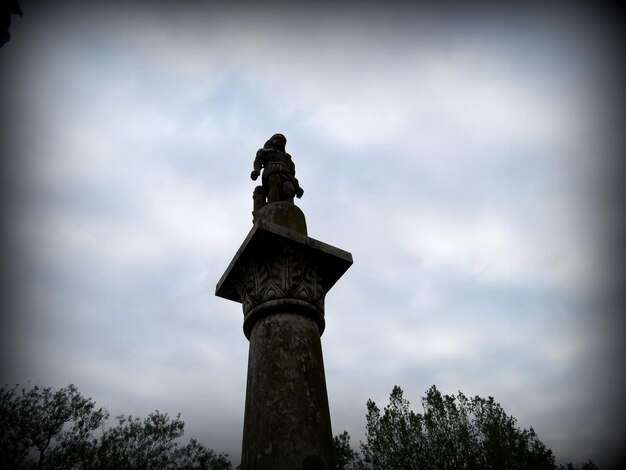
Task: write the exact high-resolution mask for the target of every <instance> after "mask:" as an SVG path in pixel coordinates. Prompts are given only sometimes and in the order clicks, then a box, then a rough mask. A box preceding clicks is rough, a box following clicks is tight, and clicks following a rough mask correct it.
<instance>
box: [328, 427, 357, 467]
mask: <svg viewBox="0 0 626 470" xmlns="http://www.w3.org/2000/svg"><path fill="white" fill-rule="evenodd" d="M333 451H334V457H335V468H336V469H337V470H349V469H351V468H354V466H355V463H356V462H357V461H358V460H359V458H358V454H357V453H356V452H355V451H354V450H352V447H350V435H349V434H348V431H344V432H343V433H341V434H339V435H338V436H335V437H334V438H333Z"/></svg>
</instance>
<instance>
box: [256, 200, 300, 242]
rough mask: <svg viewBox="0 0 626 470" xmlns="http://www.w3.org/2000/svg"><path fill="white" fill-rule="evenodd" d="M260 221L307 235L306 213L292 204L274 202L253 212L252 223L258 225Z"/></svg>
mask: <svg viewBox="0 0 626 470" xmlns="http://www.w3.org/2000/svg"><path fill="white" fill-rule="evenodd" d="M259 220H262V221H263V222H268V223H271V224H276V225H280V226H281V227H285V228H287V229H289V230H293V231H295V232H298V233H300V234H302V235H307V231H306V219H305V217H304V212H302V211H301V210H300V208H299V207H298V206H295V205H294V204H292V203H290V202H272V203H270V204H267V205H266V206H263V207H262V208H261V209H259V210H256V211H253V212H252V223H257V222H258V221H259Z"/></svg>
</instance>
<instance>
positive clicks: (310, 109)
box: [0, 0, 626, 465]
mask: <svg viewBox="0 0 626 470" xmlns="http://www.w3.org/2000/svg"><path fill="white" fill-rule="evenodd" d="M20 3H21V6H22V9H23V10H24V16H23V17H22V18H19V17H14V18H13V23H12V28H11V32H12V39H11V41H10V42H9V43H7V44H6V45H5V46H4V47H3V48H2V49H0V68H1V69H2V74H3V78H2V109H1V111H0V112H1V113H2V114H1V118H2V126H3V145H2V148H3V155H2V157H3V177H2V187H3V191H4V192H3V208H2V209H3V227H4V231H3V237H4V238H3V251H4V253H3V254H4V255H5V256H4V259H5V261H4V264H3V270H4V273H3V278H2V281H3V285H2V292H3V314H4V316H3V319H2V357H3V368H2V383H20V384H26V383H28V381H30V383H31V384H41V385H45V386H53V387H61V386H65V385H67V384H69V383H74V384H76V385H77V386H78V387H79V389H80V391H81V392H82V393H83V394H85V395H87V396H90V397H92V398H93V399H94V400H95V401H96V402H97V403H98V404H99V405H101V406H105V407H106V408H107V409H108V410H109V411H110V413H111V414H112V415H116V414H121V413H125V414H129V413H130V414H133V415H140V416H145V415H147V414H148V413H149V412H151V411H153V410H155V409H159V410H161V411H166V412H168V413H170V414H173V415H174V414H176V413H178V412H180V413H182V418H183V419H184V421H185V422H186V429H187V432H186V436H188V437H189V436H195V437H197V438H199V439H200V440H201V441H202V442H203V443H205V444H206V445H207V446H209V447H212V448H214V449H215V450H217V451H225V452H229V454H230V456H231V458H232V460H233V462H234V463H235V464H237V463H238V462H239V454H240V445H241V444H240V442H241V432H242V425H243V405H244V394H245V380H246V365H247V352H248V351H247V348H248V343H247V340H246V338H245V337H244V335H243V332H242V320H243V315H242V311H241V307H240V305H239V304H236V303H233V302H229V301H226V300H224V299H220V298H217V297H215V296H214V291H215V284H216V283H217V281H218V280H219V278H220V276H221V274H222V273H223V271H224V270H225V268H226V267H227V266H228V263H229V262H230V260H231V258H232V256H233V255H234V253H235V252H236V250H237V249H238V247H239V245H240V243H241V242H242V241H243V239H244V238H245V236H246V234H247V232H248V231H249V229H250V228H251V210H252V198H251V195H252V190H253V189H254V186H255V185H256V183H254V182H253V181H251V180H250V179H249V174H250V171H251V169H252V161H253V159H254V155H255V152H256V150H257V149H258V148H259V147H261V146H262V145H263V143H264V142H265V141H266V140H267V139H268V138H269V137H270V136H271V135H272V134H274V133H275V132H281V133H283V134H285V135H286V137H287V151H288V152H289V153H291V155H292V156H293V158H294V161H295V163H296V167H297V171H298V177H299V180H300V182H301V184H302V186H303V188H304V189H305V195H304V197H303V198H302V199H301V200H300V201H298V202H297V204H298V205H299V207H300V208H302V210H303V211H304V213H305V214H306V216H307V224H308V227H309V235H310V236H312V237H313V238H316V239H318V240H321V241H324V242H326V243H329V244H331V245H335V246H337V247H339V248H342V249H344V250H347V251H350V252H351V253H352V254H353V257H354V265H353V266H352V267H351V269H350V270H349V271H348V272H347V273H346V275H345V276H344V277H343V278H342V279H341V280H340V281H339V282H338V284H337V285H336V286H335V287H334V289H333V290H332V291H331V292H330V293H329V295H328V297H327V306H326V320H327V327H326V331H325V333H324V335H323V337H322V346H323V350H324V357H325V367H326V377H327V383H328V393H329V400H330V407H331V416H332V419H333V431H334V433H335V434H337V433H340V432H341V431H343V430H344V429H345V430H348V431H349V432H350V434H351V436H352V441H353V444H354V445H355V446H358V442H359V440H361V439H363V436H364V429H365V412H366V409H365V403H366V401H367V399H368V398H372V399H373V400H375V401H376V402H377V403H378V404H379V405H384V403H385V402H386V400H387V397H388V395H389V392H390V391H391V389H392V387H393V385H396V384H397V385H400V386H401V387H402V388H403V390H404V391H405V395H406V397H407V398H409V400H411V402H412V403H413V404H414V405H415V409H416V410H418V411H420V410H421V408H420V406H419V398H420V396H422V395H423V394H424V392H425V390H426V389H427V388H428V387H429V386H430V385H432V384H436V385H437V386H438V387H439V389H440V390H442V391H443V392H445V393H456V391H458V390H461V391H463V392H464V393H465V394H466V395H481V396H488V395H491V396H494V397H495V399H496V401H498V402H499V403H501V404H502V406H503V407H504V409H505V410H506V411H507V412H508V413H510V414H512V415H514V416H515V417H517V418H518V421H519V424H520V426H522V427H529V426H533V427H534V429H535V430H536V431H537V433H538V435H539V437H540V439H541V440H542V441H543V442H544V443H545V444H546V445H547V446H548V447H550V448H551V449H552V450H553V451H554V452H555V454H556V456H557V458H558V461H561V462H562V461H574V462H579V463H580V462H581V461H583V460H587V459H590V458H591V459H594V461H596V462H597V463H599V464H600V465H602V464H605V465H607V464H608V463H610V462H611V459H612V458H614V457H616V456H617V455H618V453H619V452H620V450H621V447H620V444H621V440H622V438H623V427H624V426H623V423H624V420H625V419H626V411H625V405H624V398H623V397H624V394H625V393H626V386H625V383H626V381H625V377H624V371H623V367H622V365H623V364H622V361H621V360H620V357H621V353H622V352H623V346H622V344H623V341H624V335H623V333H624V332H623V329H624V322H623V321H622V320H621V319H620V315H621V313H622V312H621V310H620V308H621V307H622V304H621V302H620V299H619V298H618V293H619V285H618V284H619V282H618V281H619V280H620V279H621V278H620V276H618V274H619V273H618V272H617V271H616V269H619V266H618V265H617V262H616V259H617V256H616V253H617V251H616V249H617V243H619V242H620V241H621V238H620V237H621V232H620V231H621V230H622V226H621V224H620V223H619V222H618V214H621V210H622V209H623V206H620V205H619V199H618V198H617V194H616V193H617V191H616V189H617V186H616V185H615V184H614V179H611V174H612V173H615V171H614V165H613V164H614V163H615V162H614V160H613V156H614V155H615V154H616V152H617V151H618V148H619V144H620V142H618V138H619V137H620V136H619V133H618V126H617V124H616V117H617V113H616V109H617V104H616V98H617V97H618V96H619V92H620V91H622V90H620V87H621V83H620V80H619V77H620V75H619V74H620V72H621V68H620V65H621V64H620V63H619V62H618V61H617V59H618V58H619V53H618V52H619V48H618V47H617V42H619V41H618V40H616V35H615V31H614V29H613V28H614V26H615V25H614V24H613V23H612V22H611V21H610V20H609V19H610V14H611V12H605V11H602V10H600V9H597V8H596V9H594V8H589V7H582V6H581V5H579V4H578V3H568V4H558V6H555V5H552V6H550V7H542V8H530V7H525V8H502V7H500V8H497V9H494V8H493V7H492V6H491V7H490V8H487V7H475V8H474V9H471V10H470V9H468V8H461V9H459V8H453V7H448V8H427V7H413V8H409V7H408V6H407V5H405V4H401V3H389V4H387V6H386V7H385V8H382V7H376V6H374V5H372V4H356V3H355V4H351V5H348V6H345V7H342V8H338V7H336V6H335V7H332V8H331V7H330V6H319V7H315V8H313V7H307V8H305V7H299V8H297V9H296V8H289V7H286V6H279V5H273V6H267V5H266V6H264V7H255V8H253V7H250V6H244V5H242V4H238V5H237V6H231V7H218V6H216V5H214V4H211V3H210V2H207V3H206V4H204V3H202V2H176V6H173V3H174V2H169V3H166V2H150V3H148V2H145V3H140V2H125V3H124V4H122V3H116V2H101V3H102V5H100V6H94V5H92V3H93V2H89V4H90V6H89V7H86V6H84V2H75V3H68V2H46V3H54V6H52V5H50V4H46V3H44V2H32V1H31V2H29V1H27V0H23V1H21V2H20ZM568 5H569V6H568ZM620 60H621V59H620ZM620 130H621V129H620Z"/></svg>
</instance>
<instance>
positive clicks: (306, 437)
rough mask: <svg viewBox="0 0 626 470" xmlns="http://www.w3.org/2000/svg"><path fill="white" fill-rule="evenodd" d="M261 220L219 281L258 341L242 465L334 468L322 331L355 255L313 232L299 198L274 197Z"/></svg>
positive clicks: (277, 469)
mask: <svg viewBox="0 0 626 470" xmlns="http://www.w3.org/2000/svg"><path fill="white" fill-rule="evenodd" d="M255 220H256V222H255V224H254V226H253V227H252V230H251V231H250V233H249V234H248V236H247V237H246V239H245V241H244V242H243V244H242V246H241V248H240V249H239V251H238V252H237V254H236V255H235V257H234V258H233V260H232V262H231V263H230V266H229V267H228V269H227V270H226V272H225V273H224V275H223V276H222V278H221V279H220V281H219V283H218V285H217V289H216V295H218V296H220V297H223V298H226V299H229V300H234V301H236V302H240V303H241V304H242V306H243V313H244V324H243V330H244V334H245V335H246V337H247V338H248V339H249V341H250V352H249V358H248V382H247V389H246V407H245V416H244V432H243V448H242V461H241V468H242V469H243V470H249V469H259V470H261V469H263V470H264V469H272V470H281V469H285V470H287V469H289V470H293V469H331V468H333V467H334V464H333V456H332V431H331V423H330V413H329V409H328V396H327V392H326V380H325V376H324V361H323V358H322V346H321V341H320V336H321V335H322V333H323V331H324V326H325V321H324V298H325V296H326V293H327V292H328V291H329V290H330V289H331V287H332V286H333V285H334V284H335V282H336V281H337V280H338V279H339V278H340V277H341V276H342V275H343V273H344V272H345V271H346V270H347V269H348V268H349V267H350V265H351V264H352V255H351V254H350V253H347V252H345V251H343V250H340V249H338V248H335V247H332V246H330V245H327V244H325V243H322V242H319V241H317V240H314V239H312V238H310V237H308V236H307V234H306V223H305V220H304V214H302V212H301V211H300V210H299V209H298V208H297V207H296V206H294V205H293V204H290V203H287V202H275V203H272V204H268V205H267V206H265V207H264V208H263V209H261V210H259V211H257V213H255Z"/></svg>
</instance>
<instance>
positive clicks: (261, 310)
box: [216, 220, 352, 338]
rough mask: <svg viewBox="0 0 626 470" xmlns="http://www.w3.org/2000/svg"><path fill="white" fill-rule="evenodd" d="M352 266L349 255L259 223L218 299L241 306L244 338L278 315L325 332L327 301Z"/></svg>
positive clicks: (220, 284)
mask: <svg viewBox="0 0 626 470" xmlns="http://www.w3.org/2000/svg"><path fill="white" fill-rule="evenodd" d="M351 264H352V255H351V254H350V253H348V252H346V251H343V250H340V249H339V248H335V247H333V246H331V245H327V244H326V243H322V242H320V241H318V240H315V239H313V238H310V237H307V236H304V235H301V234H299V233H296V232H294V231H292V230H288V229H285V228H284V227H281V226H278V225H275V224H271V223H267V222H264V221H262V220H260V221H259V222H257V223H256V224H255V225H254V227H252V230H251V231H250V233H249V234H248V236H247V237H246V239H245V241H244V242H243V244H242V245H241V248H239V250H238V251H237V253H236V254H235V257H234V258H233V260H232V261H231V263H230V265H229V266H228V268H227V269H226V272H225V273H224V275H223V276H222V278H221V279H220V281H219V282H218V284H217V288H216V295H217V296H218V297H223V298H225V299H229V300H233V301H235V302H240V303H241V304H242V307H243V312H244V317H245V318H244V333H245V334H246V336H247V337H248V338H249V337H250V331H251V329H252V326H253V325H254V322H255V321H257V320H258V319H260V318H262V317H263V316H265V315H268V314H270V313H271V312H272V311H274V310H279V311H280V310H283V309H284V304H285V303H287V304H288V305H289V308H290V310H291V311H294V312H295V313H299V314H303V315H307V316H310V317H311V318H313V319H314V321H315V322H316V323H317V324H318V327H319V329H320V334H321V333H322V332H323V331H324V298H325V296H326V293H327V292H328V291H329V290H330V289H331V288H332V286H333V285H334V284H335V282H337V280H338V279H339V278H340V277H341V276H342V275H343V273H344V272H345V271H346V270H347V269H348V268H349V267H350V265H351Z"/></svg>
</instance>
